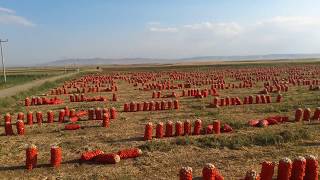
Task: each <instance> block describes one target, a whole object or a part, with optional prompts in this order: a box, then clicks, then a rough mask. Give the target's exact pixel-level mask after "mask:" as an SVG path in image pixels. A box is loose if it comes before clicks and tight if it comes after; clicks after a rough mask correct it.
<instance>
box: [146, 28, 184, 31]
mask: <svg viewBox="0 0 320 180" xmlns="http://www.w3.org/2000/svg"><path fill="white" fill-rule="evenodd" d="M149 30H150V31H152V32H178V31H179V30H178V28H175V27H165V28H161V27H150V28H149Z"/></svg>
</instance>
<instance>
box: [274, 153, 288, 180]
mask: <svg viewBox="0 0 320 180" xmlns="http://www.w3.org/2000/svg"><path fill="white" fill-rule="evenodd" d="M291 170H292V161H291V160H290V159H289V158H283V159H281V160H280V161H279V165H278V176H277V180H290V177H291Z"/></svg>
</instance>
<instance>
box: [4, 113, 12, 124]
mask: <svg viewBox="0 0 320 180" xmlns="http://www.w3.org/2000/svg"><path fill="white" fill-rule="evenodd" d="M4 122H10V123H11V115H10V113H6V115H5V116H4Z"/></svg>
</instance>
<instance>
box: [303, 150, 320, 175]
mask: <svg viewBox="0 0 320 180" xmlns="http://www.w3.org/2000/svg"><path fill="white" fill-rule="evenodd" d="M318 176H319V164H318V160H317V158H316V157H315V156H313V155H308V156H306V170H305V176H304V179H305V180H318Z"/></svg>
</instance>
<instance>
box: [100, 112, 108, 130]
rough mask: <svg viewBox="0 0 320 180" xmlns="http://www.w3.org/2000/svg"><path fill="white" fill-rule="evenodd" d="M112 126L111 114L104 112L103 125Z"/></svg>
mask: <svg viewBox="0 0 320 180" xmlns="http://www.w3.org/2000/svg"><path fill="white" fill-rule="evenodd" d="M109 126H110V119H109V114H108V113H104V114H103V118H102V127H105V128H108V127H109Z"/></svg>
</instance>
